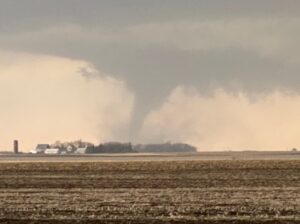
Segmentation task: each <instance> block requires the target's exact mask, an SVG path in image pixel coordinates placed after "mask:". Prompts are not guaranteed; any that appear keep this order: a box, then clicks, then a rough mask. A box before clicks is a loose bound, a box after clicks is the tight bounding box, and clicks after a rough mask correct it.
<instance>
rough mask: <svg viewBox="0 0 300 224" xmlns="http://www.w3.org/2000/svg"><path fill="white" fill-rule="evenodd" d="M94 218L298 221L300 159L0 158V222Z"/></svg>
mask: <svg viewBox="0 0 300 224" xmlns="http://www.w3.org/2000/svg"><path fill="white" fill-rule="evenodd" d="M99 221H101V223H299V222H300V161H299V160H276V161H275V160H264V161H263V160H261V161H256V160H249V161H240V160H236V161H235V160H228V161H173V162H170V161H169V162H168V161H156V162H149V161H144V162H84V163H82V162H81V163H80V162H76V163H75V162H74V163H70V162H67V163H64V162H59V163H55V162H52V163H45V162H43V163H39V162H34V163H28V162H27V163H0V223H22V224H23V223H99ZM200 221H201V222H200Z"/></svg>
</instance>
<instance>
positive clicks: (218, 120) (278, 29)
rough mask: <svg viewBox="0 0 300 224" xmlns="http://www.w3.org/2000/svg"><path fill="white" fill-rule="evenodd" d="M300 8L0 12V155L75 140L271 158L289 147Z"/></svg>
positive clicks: (34, 5) (227, 5) (209, 4)
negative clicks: (177, 145)
mask: <svg viewBox="0 0 300 224" xmlns="http://www.w3.org/2000/svg"><path fill="white" fill-rule="evenodd" d="M299 9H300V3H299V2H297V1H292V0H287V1H284V2H283V1H279V0H272V1H271V0H265V1H258V0H253V1H246V0H242V1H240V0H229V1H223V2H220V1H217V0H211V1H205V0H200V1H198V0H197V1H196V0H187V1H180V0H166V1H163V2H162V1H157V0H154V1H148V0H139V1H138V0H126V1H118V2H115V1H113V2H112V1H109V0H90V1H89V2H88V3H86V2H83V1H80V0H63V1H58V0H53V1H43V2H41V1H37V0H24V1H22V2H16V1H10V0H3V1H1V7H0V21H1V22H0V57H1V61H0V103H1V110H0V122H1V128H2V129H1V132H0V139H1V142H0V148H1V149H9V148H10V147H11V142H12V140H13V139H15V138H17V139H19V140H20V142H21V143H22V148H23V149H24V150H29V149H31V148H32V147H34V146H35V144H36V143H39V142H46V143H51V142H53V141H55V140H65V141H67V140H74V139H79V138H82V139H86V140H89V141H93V142H95V143H99V142H103V141H114V140H115V141H132V142H134V143H139V142H145V143H147V142H149V143H152V142H167V141H173V142H174V141H182V142H187V143H190V144H193V145H195V146H197V147H198V148H199V149H205V150H217V149H218V150H220V149H222V150H224V149H226V150H227V149H246V150H247V149H258V150H262V149H264V150H270V149H272V150H282V149H290V148H292V147H297V146H299V145H300V141H299V137H298V132H299V131H298V127H299V125H300V124H299V119H298V114H299V112H300V96H299V91H298V90H299V84H300V81H299V71H300V66H299V60H300V54H299V52H300V51H299V41H298V40H299V35H300V33H299V24H300V18H299V13H298V12H299Z"/></svg>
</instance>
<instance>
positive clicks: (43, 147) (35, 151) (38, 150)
mask: <svg viewBox="0 0 300 224" xmlns="http://www.w3.org/2000/svg"><path fill="white" fill-rule="evenodd" d="M47 149H50V145H49V144H38V145H37V146H36V148H35V149H33V150H31V151H30V153H33V154H40V153H45V151H46V150H47Z"/></svg>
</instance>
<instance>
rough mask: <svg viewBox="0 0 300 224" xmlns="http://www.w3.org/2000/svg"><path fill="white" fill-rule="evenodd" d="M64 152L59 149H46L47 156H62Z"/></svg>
mask: <svg viewBox="0 0 300 224" xmlns="http://www.w3.org/2000/svg"><path fill="white" fill-rule="evenodd" d="M61 152H62V151H61V150H60V149H59V148H56V149H46V150H45V154H48V155H55V154H60V153H61Z"/></svg>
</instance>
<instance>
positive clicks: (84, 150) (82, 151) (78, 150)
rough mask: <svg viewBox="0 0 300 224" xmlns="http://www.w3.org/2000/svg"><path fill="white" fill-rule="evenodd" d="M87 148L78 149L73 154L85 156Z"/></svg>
mask: <svg viewBox="0 0 300 224" xmlns="http://www.w3.org/2000/svg"><path fill="white" fill-rule="evenodd" d="M87 150H88V147H83V148H78V149H76V150H75V154H85V153H87Z"/></svg>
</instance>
